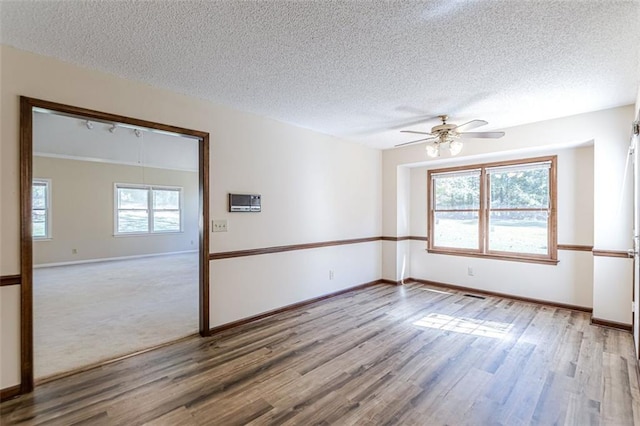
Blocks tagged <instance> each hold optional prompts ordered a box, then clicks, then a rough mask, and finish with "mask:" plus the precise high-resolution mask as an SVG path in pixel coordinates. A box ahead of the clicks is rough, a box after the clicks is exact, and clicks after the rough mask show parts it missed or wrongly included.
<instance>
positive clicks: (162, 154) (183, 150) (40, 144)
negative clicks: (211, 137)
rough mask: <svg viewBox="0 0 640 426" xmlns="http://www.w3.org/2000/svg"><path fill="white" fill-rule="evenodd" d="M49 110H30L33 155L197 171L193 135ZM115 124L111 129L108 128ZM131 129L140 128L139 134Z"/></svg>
mask: <svg viewBox="0 0 640 426" xmlns="http://www.w3.org/2000/svg"><path fill="white" fill-rule="evenodd" d="M89 123H91V124H90V126H89V127H90V128H89V127H87V120H86V119H79V118H75V117H68V116H63V115H58V114H52V113H43V112H34V113H33V155H34V156H41V157H54V158H69V159H75V160H83V161H97V162H100V163H114V164H125V165H129V166H140V167H156V168H160V169H171V170H183V171H190V172H197V171H198V164H199V163H198V146H199V143H198V141H197V140H196V139H193V138H187V137H182V136H178V135H174V134H168V133H157V132H156V131H154V130H150V129H145V128H142V127H132V126H128V125H126V124H122V123H105V122H99V121H90V122H89ZM114 125H116V128H115V129H112V130H113V131H110V130H109V129H111V128H112V127H113V126H114ZM134 129H138V130H140V132H139V136H138V135H136V134H135V132H134Z"/></svg>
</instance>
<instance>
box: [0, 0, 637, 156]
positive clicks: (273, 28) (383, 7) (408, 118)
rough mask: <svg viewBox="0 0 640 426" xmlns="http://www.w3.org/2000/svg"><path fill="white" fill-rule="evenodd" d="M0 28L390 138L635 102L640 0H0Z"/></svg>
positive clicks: (79, 55)
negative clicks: (441, 126) (444, 119)
mask: <svg viewBox="0 0 640 426" xmlns="http://www.w3.org/2000/svg"><path fill="white" fill-rule="evenodd" d="M0 14H1V22H0V23H1V28H0V40H1V41H2V43H4V44H8V45H11V46H14V47H17V48H19V49H23V50H28V51H32V52H36V53H39V54H43V55H47V56H52V57H56V58H59V59H61V60H64V61H68V62H72V63H76V64H80V65H83V66H86V67H89V68H94V69H98V70H102V71H106V72H109V73H112V74H115V75H118V76H122V77H125V78H128V79H132V80H138V81H143V82H146V83H148V84H151V85H153V86H157V87H163V88H168V89H170V90H174V91H177V92H180V93H184V94H188V95H191V96H196V97H199V98H204V99H208V100H211V101H213V102H215V103H218V104H225V105H229V106H232V107H234V108H237V109H241V110H247V111H251V112H254V113H257V114H259V115H264V116H268V117H272V118H274V119H277V120H280V121H283V122H287V123H292V124H295V125H298V126H302V127H306V128H309V129H313V130H316V131H319V132H323V133H327V134H332V135H336V136H340V137H344V138H348V139H351V140H355V141H358V142H361V143H364V144H367V145H369V146H373V147H378V148H388V147H391V146H393V145H394V144H397V143H400V142H406V141H407V140H410V139H411V137H407V136H406V135H401V134H400V133H399V132H398V129H400V128H411V129H413V130H427V129H429V128H430V127H431V126H432V125H435V124H437V123H436V120H433V119H432V120H428V121H427V122H424V121H423V122H422V123H418V124H414V125H412V124H411V123H415V122H416V121H418V120H421V119H424V118H429V117H434V116H435V115H438V114H443V113H447V114H449V115H450V116H451V121H453V122H465V121H468V120H470V119H473V118H480V119H484V120H487V121H489V122H490V124H489V126H486V127H483V128H481V129H478V130H490V129H495V128H502V127H508V126H512V125H517V124H522V123H529V122H534V121H540V120H544V119H549V118H555V117H561V116H567V115H572V114H577V113H581V112H586V111H593V110H598V109H604V108H609V107H614V106H619V105H626V104H630V103H633V102H634V100H635V95H636V93H637V90H638V83H639V79H640V65H639V62H640V61H639V56H640V3H639V2H638V1H517V0H512V1H483V0H477V1H428V2H415V1H412V2H405V1H393V2H389V1H372V2H369V1H313V2H307V1H295V2H289V1H266V2H254V1H239V0H238V1H230V2H224V1H223V2H192V1H187V2H178V1H166V2H163V1H154V2H134V1H117V2H116V1H47V2H36V1H17V2H12V1H2V2H1V3H0Z"/></svg>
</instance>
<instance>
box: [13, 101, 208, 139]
mask: <svg viewBox="0 0 640 426" xmlns="http://www.w3.org/2000/svg"><path fill="white" fill-rule="evenodd" d="M21 99H25V100H26V101H27V102H28V103H29V105H30V106H33V107H37V108H42V109H48V110H51V111H55V112H56V113H59V114H62V115H70V116H72V117H76V116H82V117H87V118H91V119H93V120H97V121H104V122H107V123H114V122H118V123H125V124H130V125H132V126H138V127H146V128H149V129H155V130H162V131H165V132H172V133H179V134H182V135H185V136H192V137H194V138H198V139H203V138H205V137H208V136H209V134H208V133H207V132H201V131H198V130H192V129H185V128H184V127H178V126H171V125H168V124H162V123H157V122H154V121H147V120H142V119H139V118H132V117H125V116H123V115H117V114H110V113H108V112H102V111H96V110H92V109H88V108H82V107H76V106H72V105H66V104H60V103H57V102H51V101H46V100H43V99H36V98H29V97H25V96H21Z"/></svg>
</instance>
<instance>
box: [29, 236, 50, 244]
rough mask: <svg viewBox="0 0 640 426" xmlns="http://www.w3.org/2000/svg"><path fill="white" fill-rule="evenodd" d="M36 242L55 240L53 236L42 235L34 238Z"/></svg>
mask: <svg viewBox="0 0 640 426" xmlns="http://www.w3.org/2000/svg"><path fill="white" fill-rule="evenodd" d="M32 240H33V242H34V243H37V242H40V241H53V238H51V237H42V238H32Z"/></svg>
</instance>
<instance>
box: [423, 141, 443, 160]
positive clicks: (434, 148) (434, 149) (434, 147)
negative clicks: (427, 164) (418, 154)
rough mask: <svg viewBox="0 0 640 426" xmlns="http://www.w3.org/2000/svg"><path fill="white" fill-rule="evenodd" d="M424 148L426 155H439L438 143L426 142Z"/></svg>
mask: <svg viewBox="0 0 640 426" xmlns="http://www.w3.org/2000/svg"><path fill="white" fill-rule="evenodd" d="M426 150H427V155H428V156H429V157H432V158H435V157H440V144H439V143H437V142H435V143H430V144H427V147H426Z"/></svg>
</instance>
